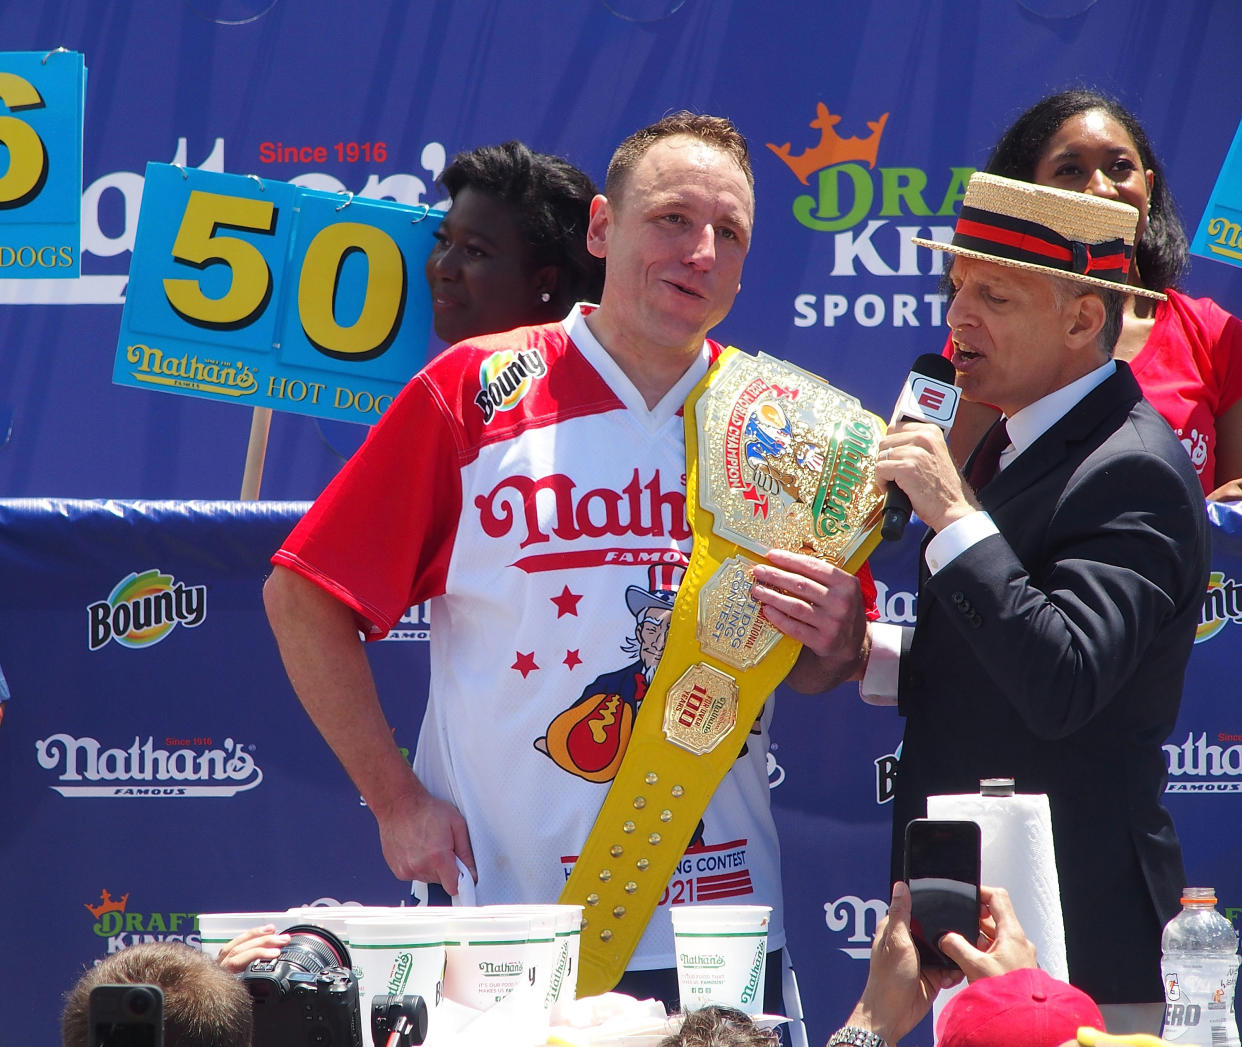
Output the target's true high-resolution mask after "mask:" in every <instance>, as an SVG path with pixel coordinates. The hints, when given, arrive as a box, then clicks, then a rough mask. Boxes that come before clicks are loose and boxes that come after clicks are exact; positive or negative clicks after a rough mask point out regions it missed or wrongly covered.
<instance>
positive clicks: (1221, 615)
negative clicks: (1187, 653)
mask: <svg viewBox="0 0 1242 1047" xmlns="http://www.w3.org/2000/svg"><path fill="white" fill-rule="evenodd" d="M1230 622H1234V623H1235V624H1242V586H1240V585H1239V584H1238V583H1237V582H1236V581H1234V580H1233V579H1232V578H1226V577H1225V573H1224V571H1213V572H1212V573H1211V574H1209V575H1208V586H1207V592H1206V593H1204V595H1203V612H1202V614H1200V616H1199V627H1198V628H1197V629H1196V630H1195V643H1204V642H1205V641H1207V640H1210V639H1212V637H1213V636H1215V635H1216V634H1217V633H1218V632H1220V631H1221V630H1222V629H1223V628H1224V627H1225V626H1226V625H1228V624H1229V623H1230Z"/></svg>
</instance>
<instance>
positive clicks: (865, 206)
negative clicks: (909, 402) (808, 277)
mask: <svg viewBox="0 0 1242 1047" xmlns="http://www.w3.org/2000/svg"><path fill="white" fill-rule="evenodd" d="M888 117H889V114H888V113H883V114H882V115H881V116H880V117H879V118H877V119H874V120H868V121H867V127H868V128H869V129H870V131H871V133H870V134H869V135H868V136H866V137H849V138H844V137H842V136H841V135H839V134H838V133H837V125H838V124H840V123H841V121H842V119H843V118H842V117H841V116H840V115H838V114H836V113H833V112H831V111H829V109H828V107H827V106H826V105H825V104H824V103H823V102H820V103H819V104H818V105H817V106H816V115H815V119H814V120H812V121H811V122H810V125H809V126H810V129H811V130H812V131H813V132H818V136H817V137H818V140H817V141H813V144H808V145H807V146H806V148H804V149H802V151H801V152H799V153H797V154H796V155H795V154H794V151H793V146H792V145H791V144H790V143H789V142H786V143H784V144H783V145H779V146H778V145H775V144H773V143H771V142H769V143H767V145H768V148H769V149H770V150H771V151H772V152H773V153H775V154H776V156H778V157H779V158H780V160H781V162H782V163H783V164H784V165H785V166H786V167H787V168H788V169H789V171H790V172H791V173H792V175H793V176H794V177H795V178H796V179H797V181H798V182H799V183H801V184H802V185H803V186H805V187H806V188H808V189H809V190H810V192H802V193H795V195H794V196H793V200H792V209H793V215H794V218H796V219H797V220H798V222H799V223H800V224H802V225H803V226H805V227H806V228H807V229H810V230H813V231H815V232H818V233H827V234H829V235H830V236H831V237H832V240H831V242H830V248H831V252H832V255H831V263H830V265H829V266H828V271H827V273H826V274H825V275H826V276H829V277H856V276H860V275H861V276H864V277H895V276H906V277H926V276H928V275H929V274H938V273H940V272H941V267H942V265H943V259H942V258H941V257H939V255H940V252H937V251H926V250H925V251H924V252H923V254H922V255H920V253H919V250H920V249H919V248H917V247H915V246H914V244H912V243H911V242H910V238H911V237H912V236H922V237H930V238H931V239H940V240H948V239H950V238H951V237H952V235H953V226H954V221H955V214H956V210H957V205H958V204H959V203H960V202H961V200H962V198H963V197H964V196H965V193H966V183H967V181H969V179H970V175H971V173H972V172H973V171H974V168H973V167H964V166H963V167H956V166H950V167H948V168H946V169H943V170H928V169H925V168H922V167H909V166H904V165H901V166H898V165H895V164H885V163H880V154H881V144H882V140H883V136H884V131H885V128H886V127H887V125H888ZM807 140H808V142H810V141H811V140H810V139H809V137H808V139H807ZM920 258H922V259H923V268H922V269H920V268H919V260H920ZM927 284H928V281H927V280H926V279H923V280H919V281H918V282H917V284H914V285H912V291H911V293H897V294H891V295H880V294H875V293H867V294H860V295H856V296H851V295H849V294H847V293H845V290H844V288H842V287H841V286H840V285H834V290H833V291H826V290H824V289H822V288H821V289H816V290H814V291H811V290H806V291H802V292H799V293H797V294H796V295H795V296H794V300H793V308H794V325H795V326H796V327H812V326H816V325H823V326H826V327H831V326H834V325H835V324H836V323H837V321H838V320H839V319H841V320H843V321H845V320H846V318H847V316H848V317H849V318H852V319H853V321H854V322H855V323H857V324H858V325H859V326H862V327H877V326H879V325H881V324H888V325H889V326H893V327H907V326H908V327H919V326H922V325H929V326H933V327H935V326H939V325H940V324H941V323H942V322H943V314H944V297H943V295H941V294H939V293H938V292H936V291H935V290H934V289H932V288H929V287H928V286H927Z"/></svg>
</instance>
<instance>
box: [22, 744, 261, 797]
mask: <svg viewBox="0 0 1242 1047" xmlns="http://www.w3.org/2000/svg"><path fill="white" fill-rule="evenodd" d="M252 748H253V746H249V747H248V746H243V745H242V744H241V743H240V742H236V741H234V740H233V739H232V738H225V739H224V742H223V744H221V745H215V744H213V740H212V739H211V738H165V739H164V745H163V746H157V745H156V744H155V739H154V738H151V737H149V736H148V738H147V740H146V741H145V742H144V741H141V740H140V739H139V738H138V737H137V736H135V737H134V740H133V741H132V742H131V743H130V744H129V746H128V747H126V748H124V749H122V748H120V747H115V748H106V747H105V746H104V745H103V743H102V742H100V741H99V739H97V738H89V737H88V738H75V737H74V736H73V735H71V734H64V733H61V734H53V735H50V736H48V737H47V738H42V739H40V740H39V741H37V742H35V755H36V757H37V759H38V761H39V766H40V767H41V768H43V770H45V771H55V772H56V784H55V785H51V786H49V788H51V789H53V790H55V791H56V792H58V793H60V795H61V796H65V797H70V798H78V797H83V796H107V797H122V796H162V797H182V796H216V797H219V796H233V795H235V794H237V793H240V792H246V791H247V790H249V789H253V788H255V787H256V786H258V785H259V784H260V783H261V782H262V781H263V772H262V770H260V769H259V766H258V765H257V764H256V763H255V762H254V757H253V756H252V755H251V754H250V751H249V750H250V749H252Z"/></svg>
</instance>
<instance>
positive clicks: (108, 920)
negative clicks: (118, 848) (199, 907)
mask: <svg viewBox="0 0 1242 1047" xmlns="http://www.w3.org/2000/svg"><path fill="white" fill-rule="evenodd" d="M83 908H84V909H85V910H86V911H87V912H88V913H90V914H91V916H92V917H93V918H94V920H95V925H94V928H93V930H94V932H95V934H96V936H97V937H100V938H106V939H107V940H108V953H109V955H111V954H112V953H114V952H118V951H120V950H121V949H124V948H127V947H128V946H130V945H146V944H148V943H150V942H185V944H186V945H192V946H194V947H195V948H202V946H201V944H200V939H199V933H198V913H192V912H151V913H145V912H131V911H130V910H129V891H126V892H125V893H124V894H123V895H121V897H120V898H117V899H114V898H113V897H112V895H111V893H110V892H109V891H107V890H103V891H100V892H99V902H98V904H96V905H92V904H91V903H90V902H85V903H84V904H83Z"/></svg>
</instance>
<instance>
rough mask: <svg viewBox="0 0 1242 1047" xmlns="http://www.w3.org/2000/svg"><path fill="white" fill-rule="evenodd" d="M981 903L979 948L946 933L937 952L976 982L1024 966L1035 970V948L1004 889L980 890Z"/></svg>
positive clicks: (961, 938)
mask: <svg viewBox="0 0 1242 1047" xmlns="http://www.w3.org/2000/svg"><path fill="white" fill-rule="evenodd" d="M979 898H980V901H981V902H982V903H983V904H982V906H981V909H984V908H985V909H986V910H987V912H986V914H981V916H980V919H979V942H978V948H976V947H975V946H972V945H971V944H970V943H969V942H967V941H966V939H965V938H963V937H962V936H961V935H960V934H952V933H951V934H946V935H945V936H944V937H943V938H941V939H940V951H941V952H943V953H944V954H945V955H946V956H947V957H949V959H951V960H953V962H954V963H956V964H957V965H958V966H959V967H960V968H961V969H962V971H963V972H964V973H965V975H966V978H967V980H968V981H971V982H973V981H977V980H978V979H980V978H988V977H991V976H992V975H995V974H1006V973H1008V972H1009V971H1016V970H1019V969H1020V968H1023V967H1035V966H1037V963H1036V959H1037V957H1036V952H1035V946H1034V945H1032V944H1031V942H1030V940H1029V939H1028V938H1027V936H1026V934H1025V933H1024V932H1023V930H1022V925H1021V924H1020V923H1019V922H1018V917H1017V915H1016V914H1015V913H1014V911H1013V903H1012V902H1010V900H1009V892H1008V891H1006V890H1005V889H1004V888H1003V887H980V888H979Z"/></svg>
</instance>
